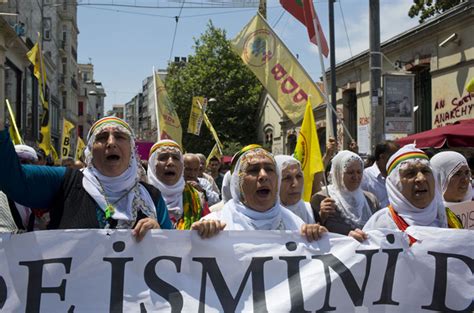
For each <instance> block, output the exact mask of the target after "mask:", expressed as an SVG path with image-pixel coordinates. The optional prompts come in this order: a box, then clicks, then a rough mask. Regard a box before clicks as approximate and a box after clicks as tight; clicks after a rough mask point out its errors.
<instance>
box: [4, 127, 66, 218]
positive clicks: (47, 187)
mask: <svg viewBox="0 0 474 313" xmlns="http://www.w3.org/2000/svg"><path fill="white" fill-rule="evenodd" d="M1 124H3V123H1V122H0V126H3V125H1ZM0 160H1V161H0V190H2V191H3V192H4V193H5V194H6V195H7V196H8V197H9V198H10V199H12V200H13V201H15V202H18V203H20V204H22V205H25V206H28V207H31V208H39V209H43V208H45V209H46V208H49V207H50V206H51V204H52V202H53V200H54V197H55V195H56V193H57V192H58V190H59V188H60V187H61V183H62V182H63V179H64V174H65V173H66V169H65V168H64V167H48V166H37V165H21V164H20V161H19V160H18V156H17V154H16V152H15V148H14V147H13V143H12V142H11V140H10V135H9V133H8V130H7V129H3V130H2V131H0Z"/></svg>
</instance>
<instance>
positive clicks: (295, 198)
mask: <svg viewBox="0 0 474 313" xmlns="http://www.w3.org/2000/svg"><path fill="white" fill-rule="evenodd" d="M275 161H276V162H277V165H278V169H279V171H280V178H281V182H280V203H281V204H282V205H283V206H284V207H285V208H287V209H288V210H290V211H291V212H293V213H295V214H296V215H297V216H299V217H300V218H301V219H302V220H303V221H304V222H305V223H307V224H312V223H314V222H315V220H314V215H313V210H312V209H311V205H310V204H309V202H304V201H303V200H302V199H301V197H302V196H303V187H304V176H303V171H302V169H301V163H300V161H298V160H297V159H295V158H294V157H292V156H289V155H277V156H275Z"/></svg>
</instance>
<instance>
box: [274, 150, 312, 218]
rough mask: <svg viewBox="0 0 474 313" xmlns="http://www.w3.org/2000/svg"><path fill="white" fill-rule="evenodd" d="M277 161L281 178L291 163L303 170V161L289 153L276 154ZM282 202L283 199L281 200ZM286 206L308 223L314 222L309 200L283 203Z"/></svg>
mask: <svg viewBox="0 0 474 313" xmlns="http://www.w3.org/2000/svg"><path fill="white" fill-rule="evenodd" d="M275 161H276V163H277V165H278V169H279V171H280V179H283V171H284V170H285V169H286V168H287V167H288V166H290V165H297V166H298V168H299V170H300V171H301V163H300V161H298V160H297V159H295V158H294V157H292V156H289V155H277V156H275ZM301 196H303V190H301ZM280 203H281V201H280ZM281 204H282V205H283V206H284V207H285V208H287V209H288V210H290V211H291V212H293V213H295V214H296V215H298V216H299V217H300V218H301V219H302V220H303V221H304V222H306V223H314V215H313V214H312V213H313V212H312V210H308V208H309V207H310V206H308V203H307V202H304V201H303V200H302V199H300V200H299V201H298V202H296V203H295V204H293V205H287V204H283V203H281Z"/></svg>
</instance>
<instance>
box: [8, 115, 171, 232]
mask: <svg viewBox="0 0 474 313" xmlns="http://www.w3.org/2000/svg"><path fill="white" fill-rule="evenodd" d="M85 156H86V165H87V167H86V168H85V169H84V170H83V171H79V170H75V169H66V168H64V167H44V166H28V165H24V166H21V165H20V163H19V161H18V158H17V156H16V154H15V152H14V150H13V146H12V144H11V141H10V138H9V136H8V130H3V131H1V132H0V159H2V162H0V172H1V173H2V175H1V178H0V189H2V190H3V191H4V192H5V193H6V194H7V195H8V196H9V197H11V198H12V199H13V200H15V201H17V202H19V203H21V204H23V205H26V206H29V207H35V208H48V210H49V213H50V217H51V221H50V224H49V228H50V229H70V228H128V229H131V228H133V232H132V233H133V235H135V236H136V238H137V239H138V240H139V239H141V238H142V237H143V236H144V235H145V233H146V232H147V231H148V230H149V229H152V228H172V225H171V222H170V220H169V217H168V212H167V210H166V206H165V204H164V201H163V198H162V197H161V195H160V192H159V191H158V190H157V189H155V188H153V187H152V186H150V185H148V184H144V183H141V182H140V181H139V172H140V171H141V170H142V168H141V166H140V165H139V163H138V156H137V153H136V149H135V141H134V135H133V131H132V129H131V128H130V126H129V125H128V124H127V123H126V122H124V121H123V120H121V119H119V118H116V117H105V118H102V119H100V120H98V121H97V122H95V123H94V124H93V125H92V127H91V129H90V131H89V134H88V143H87V148H86V151H85Z"/></svg>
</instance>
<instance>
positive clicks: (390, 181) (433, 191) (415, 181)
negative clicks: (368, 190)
mask: <svg viewBox="0 0 474 313" xmlns="http://www.w3.org/2000/svg"><path fill="white" fill-rule="evenodd" d="M387 174H388V176H387V194H388V199H389V202H390V204H389V206H388V207H387V208H384V209H382V210H380V211H378V212H377V213H375V214H374V215H372V217H371V218H370V219H369V221H368V222H367V224H365V227H364V229H363V230H364V231H368V230H372V229H378V228H390V229H399V230H401V231H405V229H406V228H407V227H408V226H410V225H418V226H433V227H441V228H448V227H449V228H462V224H461V222H460V221H459V219H458V218H457V217H456V215H455V214H454V213H453V212H452V211H450V210H449V209H448V208H445V206H444V205H443V200H442V198H441V194H440V193H439V192H438V191H439V189H438V188H436V184H437V181H436V178H435V176H434V175H433V170H432V167H431V165H430V161H429V159H428V156H427V155H426V154H425V153H424V152H423V151H422V150H419V149H417V148H415V145H413V144H410V145H406V146H404V147H403V148H401V149H400V150H398V151H397V152H396V153H395V154H394V155H392V156H391V157H390V159H389V160H388V163H387ZM415 241H416V239H414V238H412V237H410V242H411V243H413V242H415Z"/></svg>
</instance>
